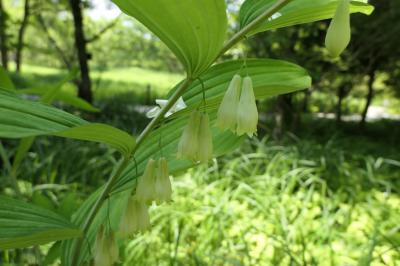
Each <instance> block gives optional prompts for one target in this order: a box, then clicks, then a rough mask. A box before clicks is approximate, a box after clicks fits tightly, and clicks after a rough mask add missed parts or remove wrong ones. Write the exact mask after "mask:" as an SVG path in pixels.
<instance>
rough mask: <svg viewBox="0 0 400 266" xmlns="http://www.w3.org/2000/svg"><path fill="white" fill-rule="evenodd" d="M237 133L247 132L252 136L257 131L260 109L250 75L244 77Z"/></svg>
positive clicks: (238, 110) (238, 111)
mask: <svg viewBox="0 0 400 266" xmlns="http://www.w3.org/2000/svg"><path fill="white" fill-rule="evenodd" d="M237 123H238V127H237V134H238V135H239V136H241V135H243V134H245V133H246V134H247V135H249V136H250V137H252V136H253V134H254V133H256V132H257V123H258V111H257V104H256V98H255V96H254V91H253V82H252V80H251V78H250V77H245V78H244V79H243V88H242V93H241V95H240V100H239V106H238V109H237Z"/></svg>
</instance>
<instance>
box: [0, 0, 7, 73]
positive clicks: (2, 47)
mask: <svg viewBox="0 0 400 266" xmlns="http://www.w3.org/2000/svg"><path fill="white" fill-rule="evenodd" d="M7 17H8V14H7V12H6V10H5V7H4V3H3V0H0V51H1V63H2V65H3V67H4V68H5V69H8V42H7V39H8V38H7Z"/></svg>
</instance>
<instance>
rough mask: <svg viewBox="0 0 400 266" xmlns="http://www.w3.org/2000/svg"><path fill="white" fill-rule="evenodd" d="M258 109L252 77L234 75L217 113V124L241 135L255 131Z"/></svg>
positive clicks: (251, 133)
mask: <svg viewBox="0 0 400 266" xmlns="http://www.w3.org/2000/svg"><path fill="white" fill-rule="evenodd" d="M257 123H258V111H257V104H256V98H255V96H254V90H253V82H252V79H251V78H250V77H249V76H247V77H245V78H244V79H243V82H242V78H241V77H240V76H239V75H235V76H234V77H233V79H232V81H231V83H230V84H229V87H228V90H227V91H226V93H225V95H224V98H223V99H222V102H221V105H220V107H219V109H218V114H217V126H218V127H219V128H220V129H222V130H231V131H232V132H234V133H236V134H237V135H239V136H241V135H243V134H247V135H249V136H250V137H252V136H253V134H255V133H257Z"/></svg>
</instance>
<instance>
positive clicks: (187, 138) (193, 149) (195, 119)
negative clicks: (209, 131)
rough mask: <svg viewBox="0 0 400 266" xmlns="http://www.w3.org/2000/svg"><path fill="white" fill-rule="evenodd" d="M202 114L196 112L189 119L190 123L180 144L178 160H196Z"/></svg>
mask: <svg viewBox="0 0 400 266" xmlns="http://www.w3.org/2000/svg"><path fill="white" fill-rule="evenodd" d="M200 117H201V116H200V112H199V111H197V110H196V111H194V112H193V113H192V114H191V115H190V118H189V122H188V124H187V125H186V127H185V129H184V130H183V134H182V137H181V139H180V141H179V144H178V158H186V159H190V160H195V159H196V157H197V149H198V145H199V143H198V134H199V127H200Z"/></svg>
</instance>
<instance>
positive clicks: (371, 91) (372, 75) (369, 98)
mask: <svg viewBox="0 0 400 266" xmlns="http://www.w3.org/2000/svg"><path fill="white" fill-rule="evenodd" d="M368 76H369V80H368V95H367V102H366V103H365V107H364V111H363V113H362V116H361V121H360V128H361V129H364V128H365V123H366V120H367V114H368V109H369V106H370V105H371V102H372V99H373V97H374V82H375V70H372V71H371V72H370V73H369V74H368Z"/></svg>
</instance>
